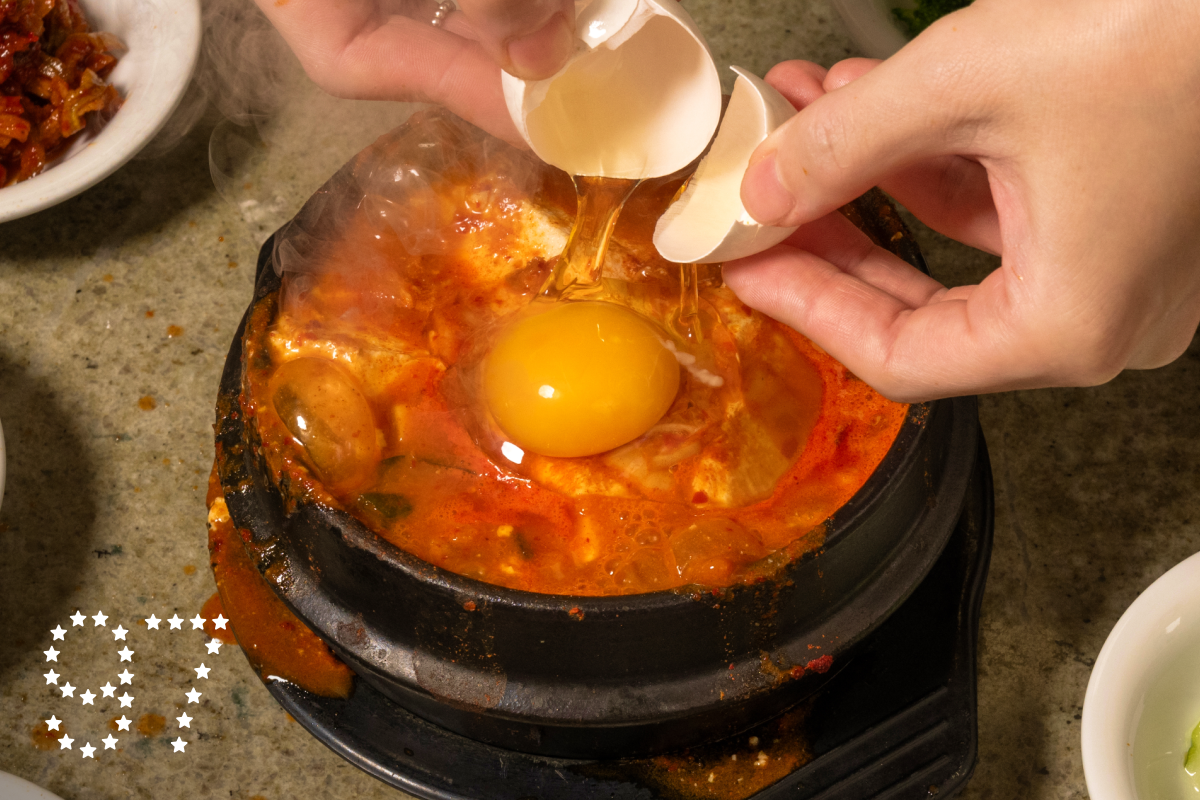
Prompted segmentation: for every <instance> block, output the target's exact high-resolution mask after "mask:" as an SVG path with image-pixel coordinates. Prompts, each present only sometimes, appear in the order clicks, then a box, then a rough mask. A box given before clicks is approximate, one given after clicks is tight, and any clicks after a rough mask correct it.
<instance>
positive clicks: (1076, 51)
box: [726, 0, 1200, 401]
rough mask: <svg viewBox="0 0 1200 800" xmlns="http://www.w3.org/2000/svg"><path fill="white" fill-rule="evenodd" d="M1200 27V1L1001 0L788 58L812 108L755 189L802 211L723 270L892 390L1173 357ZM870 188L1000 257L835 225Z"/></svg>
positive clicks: (1180, 314) (780, 135) (1184, 321)
mask: <svg viewBox="0 0 1200 800" xmlns="http://www.w3.org/2000/svg"><path fill="white" fill-rule="evenodd" d="M1117 30H1119V31H1120V33H1119V34H1114V33H1112V31H1117ZM1197 40H1200V5H1197V4H1196V3H1195V2H1192V1H1191V0H1175V1H1174V2H1165V3H1153V4H1148V3H1143V2H1139V1H1138V0H1067V1H1066V2H1061V3H1054V4H1052V5H1051V6H1047V5H1046V4H1044V3H1037V2H1034V0H994V1H992V2H978V3H976V4H974V5H972V6H970V7H968V8H965V9H963V10H961V11H958V12H955V13H954V14H951V15H949V16H948V17H945V18H943V19H942V20H941V21H939V22H938V23H935V24H934V25H933V26H931V27H930V28H929V29H928V30H926V31H925V32H924V33H922V34H921V35H920V36H918V37H917V38H916V39H914V40H913V41H912V42H911V43H910V44H909V45H908V46H906V47H905V48H904V49H902V50H901V51H900V52H899V53H897V54H896V55H895V56H893V57H892V58H890V59H888V60H887V61H885V62H882V63H878V62H867V61H863V60H855V61H851V62H846V63H843V64H840V65H837V66H835V67H834V68H833V69H831V70H830V71H829V73H828V75H827V76H826V75H824V71H823V70H819V68H814V65H798V64H791V65H781V66H780V67H777V68H776V69H775V70H773V71H772V74H771V75H769V76H768V78H769V80H771V81H772V82H773V83H775V84H776V85H777V86H782V85H783V84H785V83H787V84H790V86H791V88H790V89H789V90H788V93H789V95H790V96H791V97H792V99H793V100H797V101H798V104H799V105H805V106H806V107H805V108H804V109H803V110H802V111H801V112H800V113H799V114H797V115H796V117H794V118H793V119H792V120H791V121H790V122H788V123H786V124H785V125H783V126H782V127H780V129H779V130H777V131H776V132H775V133H773V134H772V135H771V136H770V137H768V139H767V141H766V142H765V143H764V144H763V145H762V146H760V147H759V149H758V151H757V152H756V154H755V157H754V163H753V164H752V165H751V167H750V170H749V172H748V173H747V175H746V179H745V181H744V183H743V186H742V199H743V201H744V202H745V205H746V208H747V209H748V210H749V211H750V213H751V214H752V215H753V216H754V217H755V218H756V219H758V220H759V221H761V222H764V223H768V224H773V225H781V226H783V225H803V226H804V227H802V228H801V229H800V230H799V231H798V232H797V233H796V234H795V235H794V236H793V238H792V239H791V240H790V241H789V243H788V245H790V246H788V245H785V246H783V247H780V248H778V249H775V250H772V251H769V252H767V253H764V254H762V255H760V256H758V257H755V258H752V259H748V260H747V261H745V262H742V263H739V264H729V265H726V280H727V282H728V284H729V286H730V287H731V288H733V289H734V291H736V292H737V293H738V295H739V296H740V297H741V298H742V300H744V301H745V302H746V303H748V304H749V305H751V306H752V307H754V308H757V309H758V310H760V311H763V312H765V313H767V314H769V315H771V316H773V317H775V318H776V319H778V320H780V321H782V322H785V323H786V324H788V325H790V326H792V327H794V328H796V329H797V330H799V331H800V332H802V333H804V334H806V335H807V336H809V337H810V338H811V339H813V341H815V342H817V343H818V344H819V345H821V346H822V347H823V348H825V350H826V351H827V352H829V353H830V354H831V355H833V356H834V357H835V358H837V359H838V360H839V361H841V362H842V363H844V364H845V365H846V366H847V367H849V368H850V369H851V370H852V371H853V372H854V373H855V374H856V375H858V376H859V377H861V378H862V379H863V380H865V381H867V382H868V383H870V384H871V385H872V386H874V387H875V388H876V389H878V390H880V391H881V392H883V393H884V394H885V395H887V396H889V397H891V398H893V399H897V400H906V401H916V400H927V399H931V398H937V397H947V396H955V395H961V394H972V393H977V392H989V391H1001V390H1007V389H1017V388H1034V387H1039V386H1089V385H1095V384H1099V383H1103V382H1105V381H1108V380H1110V379H1111V378H1113V377H1114V376H1116V375H1117V374H1118V373H1119V372H1120V371H1121V370H1123V369H1148V368H1154V367H1158V366H1162V365H1164V364H1167V363H1170V362H1171V361H1173V360H1175V359H1176V358H1178V357H1179V356H1180V354H1182V353H1183V352H1184V351H1185V350H1186V349H1187V347H1188V345H1189V343H1190V342H1191V341H1192V339H1193V337H1194V335H1195V332H1196V328H1197V324H1198V323H1200V182H1198V181H1197V180H1196V176H1197V175H1200V147H1197V144H1196V143H1197V142H1200V104H1198V103H1197V102H1196V98H1197V96H1200V94H1198V92H1200V78H1198V77H1197V76H1200V50H1197V48H1196V47H1195V42H1196V41H1197ZM874 185H879V186H881V187H882V188H883V189H884V190H885V191H887V192H889V193H890V194H892V195H893V196H894V197H895V198H896V199H897V200H899V201H900V202H901V203H903V204H904V205H905V206H907V207H908V209H909V210H910V211H912V212H913V213H914V214H916V215H917V216H918V217H919V218H921V219H922V220H924V221H925V222H927V223H928V224H929V225H930V226H931V227H933V228H934V229H935V230H939V231H941V232H942V233H945V234H947V235H949V236H952V237H954V238H956V239H959V240H960V241H963V242H964V243H966V244H969V245H972V246H975V247H979V248H981V249H983V250H987V251H989V252H992V253H996V254H998V255H1000V256H1001V264H1000V267H999V268H998V269H996V270H995V271H993V272H992V273H991V274H989V275H987V277H985V278H984V279H983V280H982V281H980V282H979V284H978V285H976V286H959V287H954V288H947V287H945V286H942V285H941V284H940V283H938V282H936V281H933V280H931V279H930V278H929V277H928V276H926V275H923V274H921V273H919V272H917V271H916V270H915V269H913V268H911V267H909V266H907V265H905V264H904V263H902V262H901V261H900V260H899V259H897V258H895V257H892V256H889V255H888V254H886V253H884V252H883V251H881V250H879V249H878V248H874V249H872V248H871V247H870V246H869V243H867V242H865V240H860V241H859V243H858V244H853V243H851V244H849V245H847V243H846V242H845V241H844V240H840V241H839V240H838V239H837V237H836V236H835V235H834V234H835V232H836V231H835V228H836V227H837V226H838V223H837V221H836V220H829V219H827V218H826V215H829V214H830V212H832V211H834V210H835V209H837V208H838V207H839V206H841V205H843V204H844V203H846V202H848V201H849V200H851V199H853V198H854V197H856V196H858V195H859V194H861V193H862V192H863V191H865V190H866V189H868V188H870V187H871V186H874ZM806 228H807V229H808V230H807V231H806ZM831 237H834V238H831Z"/></svg>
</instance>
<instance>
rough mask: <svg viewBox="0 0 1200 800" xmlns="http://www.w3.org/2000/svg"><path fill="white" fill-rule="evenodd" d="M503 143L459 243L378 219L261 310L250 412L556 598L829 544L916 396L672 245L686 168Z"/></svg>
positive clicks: (315, 497)
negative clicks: (528, 176) (674, 204)
mask: <svg viewBox="0 0 1200 800" xmlns="http://www.w3.org/2000/svg"><path fill="white" fill-rule="evenodd" d="M499 153H500V154H499V155H497V151H496V150H495V149H493V150H490V151H489V157H488V159H487V160H486V168H484V167H483V166H481V164H482V163H484V162H476V161H472V160H471V159H470V158H466V157H464V158H463V159H462V160H461V161H460V162H459V163H458V165H457V166H456V168H455V169H452V170H446V171H445V172H444V173H443V174H442V176H441V180H440V182H439V183H438V184H437V185H436V186H435V187H434V188H435V190H436V197H437V209H436V213H437V214H439V215H440V219H442V220H443V224H444V226H445V229H446V230H447V231H450V232H452V235H451V236H449V238H448V247H447V248H444V249H443V251H442V252H439V253H437V254H433V255H430V254H424V255H420V256H414V255H412V254H410V253H409V252H408V250H406V248H405V247H404V244H403V243H402V241H401V239H400V237H399V236H398V235H397V234H396V233H395V232H394V231H393V230H392V229H381V228H379V227H378V226H377V225H375V223H374V222H373V221H372V220H371V219H370V218H368V217H367V216H364V217H363V218H362V219H354V220H351V221H350V222H349V223H348V224H347V226H346V228H345V229H344V230H343V231H340V232H339V241H338V242H337V246H335V247H329V248H327V249H326V251H325V252H323V253H322V255H321V263H320V268H319V269H316V270H314V271H309V272H307V273H305V275H304V276H303V280H292V279H291V277H290V276H285V285H284V290H283V292H282V293H281V296H280V297H281V299H280V300H279V301H278V302H276V301H274V300H270V299H269V300H268V301H266V302H264V303H262V304H260V305H259V306H257V307H256V309H255V312H254V314H253V315H252V318H251V321H250V324H249V326H248V329H247V337H246V364H247V369H246V376H245V392H244V395H243V406H244V409H245V410H246V413H247V414H250V415H253V416H254V417H255V418H256V420H257V428H258V431H259V434H260V436H261V437H262V441H263V445H264V448H263V450H264V453H265V454H266V456H267V460H268V464H269V466H270V467H271V469H272V470H273V471H274V472H275V475H276V478H277V479H283V478H284V477H285V476H286V480H281V481H280V484H281V485H284V486H286V487H287V488H288V491H289V493H290V495H291V497H292V499H293V501H296V500H299V499H306V500H308V501H318V502H324V503H327V504H330V505H333V506H335V507H340V508H343V509H345V510H347V511H348V512H350V513H352V514H354V515H355V516H357V517H358V518H359V519H361V520H362V521H363V522H364V523H365V524H366V525H368V526H369V527H370V528H372V529H373V530H375V531H376V532H378V533H379V535H381V536H383V537H384V538H386V539H387V540H389V541H391V542H392V543H394V544H395V545H397V546H399V547H401V548H403V549H406V550H408V551H409V552H411V553H413V554H414V555H416V556H418V557H420V558H422V559H424V560H426V561H428V562H430V563H433V564H435V565H437V566H440V567H444V568H446V569H448V570H451V571H454V572H457V573H459V574H462V575H467V576H470V577H474V578H478V579H480V580H484V581H487V582H491V583H495V584H499V585H503V586H509V587H512V588H518V589H526V590H530V591H536V592H548V593H560V594H575V595H599V594H628V593H638V592H647V591H654V590H660V589H669V588H673V587H679V586H684V585H689V584H699V585H703V586H710V587H718V586H725V585H729V584H730V583H734V582H738V581H746V580H754V579H756V578H757V577H759V576H761V575H763V574H765V573H768V572H770V571H772V570H773V569H775V568H776V567H778V566H779V565H781V564H783V563H786V562H787V561H789V560H791V559H792V558H795V557H796V556H798V555H799V554H801V553H803V552H805V551H807V550H811V549H813V548H815V547H819V546H820V544H821V542H822V537H823V530H824V529H823V526H822V523H823V522H824V520H826V519H827V518H828V517H829V516H830V514H831V513H833V512H834V511H835V510H836V509H837V508H838V507H840V506H841V505H842V504H843V503H845V501H846V500H848V499H849V498H850V497H851V496H852V495H853V494H854V492H855V491H857V490H858V488H859V487H861V486H862V484H863V483H864V482H865V481H866V479H867V477H869V475H870V474H871V472H872V471H873V470H874V468H875V466H876V465H877V464H878V463H879V461H880V459H881V458H882V457H883V454H884V453H885V452H886V451H887V449H888V447H889V446H890V444H891V442H892V440H893V439H894V437H895V434H896V432H897V430H898V429H899V427H900V425H901V423H902V422H903V420H904V417H905V414H906V412H907V406H903V405H898V404H895V403H891V402H889V401H887V400H886V399H884V398H883V397H881V396H879V395H878V394H876V393H875V392H873V391H872V390H871V389H870V388H869V387H867V386H866V385H865V384H863V383H862V382H861V381H859V380H857V379H856V378H854V376H852V375H850V374H849V373H848V372H847V371H846V370H845V368H844V367H842V366H841V365H840V364H838V363H837V362H836V361H834V360H833V359H831V358H829V357H828V356H827V355H825V354H824V353H823V352H822V351H820V350H819V349H818V348H816V347H815V346H814V345H813V344H812V343H811V342H809V341H808V340H807V339H805V338H804V337H802V336H800V335H799V334H797V333H795V332H794V331H791V330H790V329H787V328H785V327H784V326H782V325H779V324H778V323H775V322H774V321H772V320H770V319H767V318H765V317H763V316H761V315H759V314H757V313H755V312H753V311H751V310H750V309H748V308H747V307H745V306H744V305H742V304H741V303H740V302H739V301H738V300H737V298H736V297H734V296H733V294H732V293H731V292H730V291H729V290H728V289H726V288H725V287H724V286H723V285H722V283H721V281H720V272H719V268H711V267H700V268H697V267H695V266H682V267H681V266H680V265H677V264H670V263H668V262H665V261H663V260H662V259H661V258H660V257H659V256H658V255H657V253H656V252H655V251H654V248H653V246H652V244H651V243H650V234H651V231H652V229H653V224H654V221H655V219H657V217H658V215H659V214H660V213H661V211H662V209H663V208H665V206H666V204H667V203H668V201H669V200H670V199H671V197H672V195H673V194H674V193H675V192H676V190H677V189H678V187H679V185H680V180H674V181H670V180H665V181H652V182H647V183H644V184H643V185H642V186H640V187H638V188H636V190H635V188H634V182H625V184H624V185H622V184H620V183H612V182H605V185H603V186H600V187H598V188H597V187H595V186H589V185H588V183H587V182H585V181H577V182H576V184H577V185H576V187H575V188H574V189H573V187H572V184H571V182H570V181H569V179H567V177H566V176H564V175H562V174H561V173H555V174H547V175H546V176H545V177H544V179H543V180H542V181H541V183H540V184H538V185H536V186H534V187H528V186H523V185H521V183H520V182H519V181H515V180H513V179H511V178H509V177H508V176H509V175H510V174H514V173H515V172H517V171H518V170H519V169H520V168H521V165H520V162H521V161H522V160H523V159H525V158H526V156H523V155H522V154H520V153H517V152H515V151H509V150H507V149H501V150H500V151H499ZM505 159H507V161H505ZM576 190H578V191H579V193H580V196H579V199H578V200H576V198H575V195H576ZM481 198H482V199H481ZM573 203H574V205H576V206H577V207H578V208H579V209H580V211H581V212H584V213H581V214H579V215H578V217H577V218H576V220H575V224H574V225H573V226H572V231H573V232H572V233H571V235H570V236H569V237H567V238H568V242H567V246H566V248H565V253H564V255H563V257H562V258H558V259H556V258H554V256H555V255H556V254H557V253H559V252H560V251H562V250H563V231H564V230H566V228H567V224H568V221H569V220H570V219H571V217H572V214H571V211H573V210H574V209H573V208H572V205H573ZM622 204H624V206H625V212H624V214H623V215H622V216H621V219H620V222H619V223H618V220H617V212H618V211H619V210H620V208H621V206H622ZM568 209H570V210H571V211H568ZM589 209H590V211H589ZM560 393H561V394H560ZM557 399H561V400H563V401H565V402H563V403H562V404H561V405H560V406H558V407H554V401H555V400H557Z"/></svg>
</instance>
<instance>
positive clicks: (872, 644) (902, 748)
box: [268, 438, 993, 800]
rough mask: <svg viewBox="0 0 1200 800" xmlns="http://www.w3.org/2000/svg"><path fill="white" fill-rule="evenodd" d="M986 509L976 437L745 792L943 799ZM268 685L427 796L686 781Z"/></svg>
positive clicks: (957, 782) (971, 750)
mask: <svg viewBox="0 0 1200 800" xmlns="http://www.w3.org/2000/svg"><path fill="white" fill-rule="evenodd" d="M992 522H993V509H992V477H991V468H990V465H989V463H988V458H987V452H986V449H985V447H984V445H983V440H982V438H981V439H980V452H979V457H978V459H977V460H976V467H975V474H974V476H973V480H972V485H971V489H970V490H969V492H968V495H967V498H966V501H965V505H964V508H963V512H962V516H961V517H960V519H959V522H958V525H957V527H956V528H955V531H954V534H953V535H952V536H951V538H950V541H949V543H948V544H947V545H946V549H945V551H943V553H942V555H941V557H940V558H939V560H938V561H937V563H936V564H935V565H934V567H933V570H932V571H931V572H930V574H929V575H928V577H926V579H925V580H924V581H923V582H922V583H921V584H920V585H919V586H918V587H917V589H916V590H915V591H914V592H913V593H912V595H911V596H910V597H909V598H908V600H906V601H905V602H904V604H903V605H901V606H900V608H898V609H897V610H896V612H895V613H894V614H892V615H891V616H890V617H889V618H888V619H887V621H886V622H884V623H883V625H882V626H880V628H879V629H878V630H876V631H875V632H874V633H873V634H871V636H870V637H869V639H868V640H867V641H866V642H865V643H864V645H863V647H862V649H861V651H860V652H859V653H858V654H857V655H856V656H855V657H854V658H853V659H852V660H851V662H850V663H849V664H848V665H847V666H846V667H845V668H844V669H842V671H841V672H840V673H839V674H838V675H837V676H836V677H835V678H834V679H833V680H831V681H830V682H829V683H828V684H826V686H825V687H824V688H823V689H821V691H820V692H819V693H818V694H817V695H816V696H815V697H814V698H812V699H811V700H810V701H808V703H807V705H806V712H805V714H804V718H803V723H802V724H801V725H799V726H798V727H796V728H795V729H794V730H793V731H792V732H791V734H790V735H793V736H802V737H804V740H805V742H806V744H807V748H808V751H809V752H811V754H812V756H813V757H812V760H810V761H809V762H808V763H806V764H804V765H803V766H801V767H799V768H798V769H796V770H795V771H793V772H791V773H790V774H788V775H786V776H785V777H783V778H782V779H780V780H779V781H777V782H776V783H774V784H771V785H770V786H768V787H766V788H764V789H762V790H761V791H759V792H758V793H757V794H755V795H753V797H754V798H755V800H776V798H784V797H786V798H789V800H818V799H819V800H834V798H837V800H859V799H860V798H863V799H864V800H865V798H879V799H880V800H884V799H886V800H908V798H926V797H930V796H932V795H934V794H936V795H938V797H939V798H942V797H948V796H952V795H953V794H955V793H956V792H957V791H958V790H959V789H961V788H962V787H963V785H964V784H965V783H966V781H967V779H968V778H969V777H970V775H971V771H972V770H973V769H974V766H975V753H976V707H975V651H976V638H977V632H978V628H979V605H980V601H981V599H982V596H983V585H984V581H985V580H986V577H987V567H988V559H989V556H990V554H991V548H992ZM268 688H269V689H270V691H271V694H272V695H274V696H275V699H276V700H278V701H279V703H280V705H282V706H283V707H284V708H285V709H286V710H287V711H288V713H290V714H291V715H292V716H293V717H294V718H295V719H296V720H297V721H298V722H299V723H300V724H301V725H303V726H304V727H305V728H307V729H308V731H309V732H310V733H312V734H313V735H314V736H316V737H317V738H318V739H319V740H321V742H323V743H324V744H325V745H326V746H328V747H329V748H330V749H331V750H333V751H334V752H335V753H337V754H338V755H340V756H342V757H343V758H345V759H346V760H347V761H349V762H350V763H352V764H354V765H355V766H357V767H359V768H360V769H363V770H365V771H366V772H368V773H370V774H371V775H374V776H375V777H376V778H379V779H380V780H382V781H384V782H386V783H389V784H391V785H392V786H395V787H397V788H399V789H402V790H404V791H406V792H408V793H409V794H412V795H415V796H417V797H420V798H425V799H426V800H601V799H602V798H608V799H609V800H635V798H636V800H652V799H653V798H662V800H675V798H680V797H686V796H687V794H688V793H687V792H686V791H677V790H674V789H672V788H670V787H665V786H664V785H663V784H662V783H661V782H658V781H655V780H652V779H649V778H648V777H647V776H646V775H645V773H644V771H642V770H639V769H637V768H635V767H634V766H633V765H631V764H626V763H624V762H620V761H608V762H596V761H577V760H565V759H554V758H545V757H540V756H532V755H527V754H524V753H517V752H513V751H509V750H502V749H499V748H496V747H491V746H489V745H485V744H480V743H479V742H476V741H473V740H471V739H468V738H465V737H463V736H459V735H457V734H454V733H450V732H449V731H446V730H444V729H442V728H439V727H436V726H434V725H431V724H430V723H428V722H425V721H424V720H422V719H420V718H419V717H415V716H413V715H412V714H410V713H408V712H407V711H405V710H404V709H402V708H401V707H400V706H398V705H396V704H395V703H393V702H392V701H390V700H388V699H387V698H386V697H384V696H383V695H381V694H379V693H378V692H376V691H375V690H374V689H372V688H371V687H370V686H369V685H367V684H366V683H365V682H364V681H358V682H357V685H356V687H355V690H354V694H353V695H352V696H351V697H350V699H348V700H335V699H329V698H324V697H317V696H315V695H312V694H309V693H308V692H305V691H304V690H302V689H298V688H296V687H295V686H293V685H291V684H288V683H277V682H270V683H269V684H268ZM753 734H754V732H753V731H751V732H748V733H747V734H744V735H743V736H739V737H737V738H736V741H734V740H730V741H729V744H728V747H729V751H730V752H731V753H736V752H744V751H745V742H746V739H747V737H748V736H750V735H753ZM722 747H723V744H722V743H718V744H716V745H709V746H708V747H707V748H706V750H707V751H708V752H709V753H710V754H711V752H712V750H713V749H714V748H715V749H716V750H717V751H718V752H719V751H720V749H721V748H722ZM643 763H644V762H643Z"/></svg>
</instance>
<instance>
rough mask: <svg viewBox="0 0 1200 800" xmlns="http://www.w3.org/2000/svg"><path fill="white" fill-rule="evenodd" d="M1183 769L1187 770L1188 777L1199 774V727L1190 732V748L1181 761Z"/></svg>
mask: <svg viewBox="0 0 1200 800" xmlns="http://www.w3.org/2000/svg"><path fill="white" fill-rule="evenodd" d="M1183 768H1184V769H1186V770H1187V773H1188V775H1195V774H1196V773H1197V772H1200V725H1197V726H1196V727H1195V729H1194V730H1193V731H1192V746H1191V747H1189V748H1188V751H1187V755H1186V756H1185V757H1184V759H1183Z"/></svg>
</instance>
